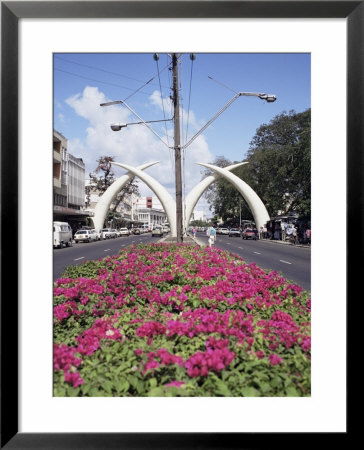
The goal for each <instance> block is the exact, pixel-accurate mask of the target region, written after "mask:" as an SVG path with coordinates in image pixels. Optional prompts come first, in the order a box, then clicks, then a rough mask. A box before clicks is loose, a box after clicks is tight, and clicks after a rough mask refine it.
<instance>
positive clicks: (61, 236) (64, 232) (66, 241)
mask: <svg viewBox="0 0 364 450" xmlns="http://www.w3.org/2000/svg"><path fill="white" fill-rule="evenodd" d="M65 245H67V246H68V247H72V229H71V227H70V226H69V224H68V223H67V222H53V247H59V248H63V247H64V246H65Z"/></svg>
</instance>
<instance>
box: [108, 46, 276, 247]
mask: <svg viewBox="0 0 364 450" xmlns="http://www.w3.org/2000/svg"><path fill="white" fill-rule="evenodd" d="M190 57H191V56H190ZM156 58H157V59H158V55H157V54H155V55H154V59H155V60H157V59H156ZM191 59H192V60H193V59H195V57H194V55H193V58H192V57H191ZM177 62H178V56H177V54H176V53H173V54H172V63H173V93H174V95H173V98H172V99H173V103H174V117H173V119H165V120H150V121H145V120H143V119H142V118H141V117H139V116H138V114H137V113H136V112H135V111H134V110H133V109H132V108H131V107H130V106H129V105H127V104H126V103H125V102H124V101H122V100H116V101H113V102H107V103H101V104H100V106H110V105H117V104H123V105H124V106H126V107H127V108H128V109H129V111H131V112H132V113H133V114H134V115H135V116H136V117H138V119H140V120H141V122H133V123H128V124H120V123H119V124H117V123H116V124H112V125H111V129H112V130H113V131H120V130H121V129H122V128H125V127H127V126H128V125H136V124H144V125H146V126H147V127H148V128H149V129H150V131H151V132H152V133H153V134H155V135H156V136H157V137H158V139H159V140H161V141H162V142H163V144H164V145H165V146H166V147H167V148H168V149H174V152H175V178H176V214H177V218H176V226H177V242H182V240H183V238H182V234H183V224H182V221H183V219H182V173H181V150H184V149H185V148H187V147H188V146H189V145H190V144H192V142H193V141H194V140H195V139H196V138H197V137H198V136H199V135H200V134H201V133H202V132H203V131H204V130H206V128H207V127H208V126H209V125H211V123H212V122H213V121H214V120H216V119H217V118H218V117H219V116H220V114H222V113H223V112H224V111H225V110H226V109H227V108H228V107H229V106H230V105H231V104H232V103H234V102H235V100H237V99H238V98H239V97H242V96H246V97H258V98H260V99H261V100H265V101H266V102H268V103H273V102H275V101H276V100H277V97H276V96H275V95H274V94H265V93H261V92H237V93H236V95H235V96H234V97H233V98H232V99H230V100H229V101H228V102H227V103H226V105H225V106H223V107H222V108H221V109H220V110H219V111H218V112H217V113H216V114H215V115H214V116H213V117H212V118H211V119H210V120H209V121H208V122H207V123H206V124H205V125H204V126H203V127H202V128H201V129H200V131H198V132H197V133H196V134H195V135H194V136H193V137H192V138H191V139H190V140H189V141H188V142H187V143H186V144H184V145H182V146H181V145H180V124H179V96H178V69H177ZM170 120H173V121H174V146H173V147H170V146H169V145H168V144H167V143H166V142H164V141H163V139H162V138H161V137H160V136H159V134H158V133H156V132H155V131H154V130H153V128H152V127H150V126H149V125H148V123H152V122H167V121H170Z"/></svg>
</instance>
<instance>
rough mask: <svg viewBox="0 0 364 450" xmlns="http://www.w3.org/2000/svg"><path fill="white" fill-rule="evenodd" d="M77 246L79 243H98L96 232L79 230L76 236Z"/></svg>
mask: <svg viewBox="0 0 364 450" xmlns="http://www.w3.org/2000/svg"><path fill="white" fill-rule="evenodd" d="M74 240H75V242H76V244H77V243H78V242H91V241H96V240H97V236H96V233H95V232H94V230H77V231H76V233H75V236H74Z"/></svg>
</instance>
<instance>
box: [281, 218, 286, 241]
mask: <svg viewBox="0 0 364 450" xmlns="http://www.w3.org/2000/svg"><path fill="white" fill-rule="evenodd" d="M286 228H287V227H286V224H285V222H281V232H282V241H285V240H286Z"/></svg>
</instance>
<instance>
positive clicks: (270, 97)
mask: <svg viewBox="0 0 364 450" xmlns="http://www.w3.org/2000/svg"><path fill="white" fill-rule="evenodd" d="M259 98H260V99H262V100H265V101H266V102H268V103H273V102H275V101H276V100H277V97H276V96H275V95H273V94H260V95H259Z"/></svg>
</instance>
